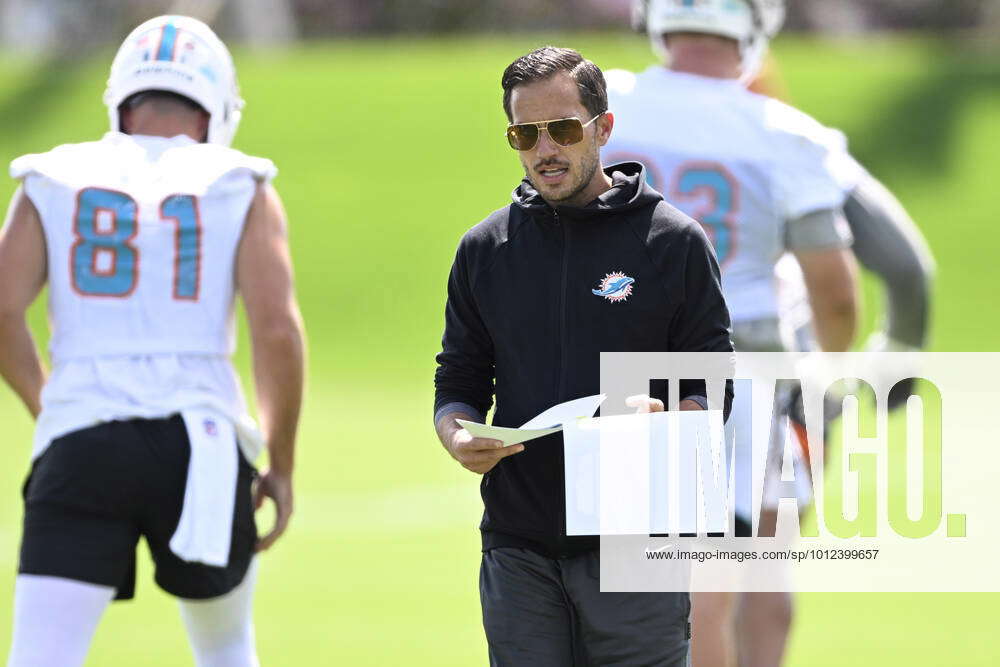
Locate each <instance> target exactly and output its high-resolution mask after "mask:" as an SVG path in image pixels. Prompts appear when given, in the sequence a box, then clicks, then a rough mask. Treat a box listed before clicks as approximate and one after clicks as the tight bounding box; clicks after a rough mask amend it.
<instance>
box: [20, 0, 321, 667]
mask: <svg viewBox="0 0 1000 667" xmlns="http://www.w3.org/2000/svg"><path fill="white" fill-rule="evenodd" d="M105 102H106V104H107V105H108V110H109V114H110V121H111V132H109V133H107V134H106V135H105V136H104V137H103V138H102V139H100V140H99V141H93V142H89V143H81V144H67V145H63V146H59V147H58V148H56V149H54V150H52V151H50V152H48V153H42V154H33V155H26V156H23V157H21V158H18V159H17V160H15V161H14V162H13V163H12V165H11V173H12V175H13V176H14V177H15V178H17V179H20V180H21V181H22V185H21V187H20V189H19V190H18V191H17V193H16V194H15V196H14V200H13V202H12V204H11V207H10V213H9V215H8V218H7V223H6V225H5V228H4V231H3V235H2V237H0V312H2V313H3V317H2V319H0V322H2V324H0V373H2V375H3V377H4V379H5V380H6V381H7V383H8V384H9V385H10V386H11V387H12V388H13V389H14V391H15V392H16V393H17V394H18V395H19V396H20V398H21V400H22V401H23V402H24V404H25V405H26V406H27V408H28V410H29V411H30V412H31V414H32V416H34V417H36V418H37V427H36V434H35V443H34V451H33V465H32V472H31V476H30V478H29V481H28V482H27V484H26V485H25V490H24V497H25V516H24V532H23V538H22V544H21V554H20V566H19V570H18V577H17V585H16V592H15V609H14V635H13V643H12V648H11V653H10V658H9V665H11V666H12V667H23V666H27V665H31V666H34V665H39V666H40V665H48V666H51V665H60V666H63V665H65V666H73V665H80V664H82V663H83V661H84V658H85V655H86V653H87V651H88V648H89V644H90V639H91V637H92V635H93V632H94V630H95V628H96V626H97V624H98V621H99V620H100V618H101V615H102V613H103V612H104V610H105V608H106V607H107V605H108V603H109V602H111V600H112V599H127V598H130V597H132V595H133V594H134V585H135V548H136V544H137V542H138V539H139V537H140V536H143V537H145V538H146V541H147V543H148V545H149V548H150V552H151V553H152V556H153V561H154V562H155V565H156V581H157V583H158V584H159V586H160V587H161V588H163V589H164V590H166V591H167V592H168V593H171V594H172V595H174V596H176V597H178V598H180V610H181V616H182V618H183V620H184V623H185V626H186V628H187V631H188V636H189V639H190V643H191V646H192V649H193V652H194V655H195V662H196V664H198V665H211V666H213V667H215V666H234V667H235V666H241V667H242V666H249V665H256V664H257V657H256V649H255V646H254V633H253V623H252V615H251V605H252V597H253V588H254V580H255V565H254V557H253V554H254V552H255V551H260V550H263V549H266V548H268V547H269V546H270V545H271V544H273V543H274V541H275V540H276V539H277V538H278V537H279V536H280V535H281V534H282V532H283V531H284V530H285V527H286V525H287V522H288V518H289V515H290V513H291V511H292V481H291V474H292V463H293V448H294V442H295V432H296V425H297V421H298V413H299V405H300V400H301V393H302V383H303V349H304V344H303V336H302V328H301V322H300V316H299V311H298V306H297V304H296V301H295V297H294V293H293V287H292V268H291V261H290V258H289V254H288V248H287V241H286V222H285V217H284V212H283V210H282V206H281V203H280V201H279V199H278V196H277V193H276V192H275V190H274V188H273V187H272V186H271V185H270V181H271V179H272V178H273V177H274V175H275V173H276V171H275V168H274V165H273V164H272V163H271V162H270V161H269V160H265V159H261V158H253V157H248V156H246V155H244V154H242V153H240V152H239V151H236V150H233V149H231V148H229V147H228V145H229V143H230V142H231V140H232V138H233V135H234V133H235V131H236V128H237V125H238V123H239V120H240V113H241V106H242V100H241V99H240V98H239V94H238V87H237V83H236V72H235V69H234V67H233V63H232V59H231V57H230V55H229V52H228V50H227V49H226V47H225V45H224V44H223V43H222V42H221V41H220V40H219V39H218V38H217V37H216V36H215V34H214V33H213V32H212V31H211V29H209V28H208V26H206V25H205V24H203V23H201V22H199V21H196V20H194V19H190V18H187V17H181V16H161V17H158V18H155V19H152V20H150V21H148V22H146V23H143V24H142V25H140V26H139V27H138V28H136V29H135V30H134V31H133V32H132V33H131V34H130V35H129V36H128V37H127V38H126V40H125V42H124V44H123V45H122V46H121V48H120V50H119V52H118V54H117V56H116V57H115V60H114V62H113V64H112V68H111V76H110V79H109V82H108V88H107V92H106V93H105ZM46 282H47V283H48V286H49V312H50V317H51V327H52V340H51V346H50V350H51V354H52V361H53V369H52V374H51V375H50V376H49V378H48V379H47V380H46V378H45V373H44V370H43V367H42V365H41V363H40V361H39V359H38V356H37V352H36V349H35V346H34V342H33V340H32V337H31V334H30V333H29V330H28V328H27V325H26V322H25V311H26V310H27V308H28V306H29V305H30V304H31V303H32V301H34V299H35V297H36V296H37V295H38V293H39V291H40V290H41V288H42V287H43V285H44V284H45V283H46ZM236 292H239V294H240V295H241V297H242V299H243V302H244V304H245V306H246V311H247V316H248V320H249V323H250V330H251V337H252V342H253V356H254V371H255V379H256V386H257V394H258V400H259V414H260V417H261V422H262V427H263V429H262V430H263V437H262V436H261V433H260V432H259V431H257V429H256V426H255V425H254V424H253V422H252V421H251V420H250V419H249V417H248V416H247V410H246V406H245V403H244V400H243V396H242V394H241V390H240V387H239V382H238V379H237V377H236V374H235V372H234V370H233V367H232V365H231V362H230V355H231V354H232V352H233V348H234V343H235V338H234V296H235V294H236ZM43 386H44V389H43ZM265 442H266V445H267V447H268V449H269V454H270V456H269V458H270V468H269V469H268V471H266V472H265V473H263V475H262V476H261V477H260V479H259V480H258V481H257V486H256V497H254V496H253V495H252V494H253V490H252V484H253V482H254V478H255V476H256V473H255V471H254V470H253V468H252V467H251V462H253V461H254V460H255V459H256V457H257V455H258V454H259V450H260V449H261V446H262V444H263V443H265ZM265 497H270V498H272V499H273V500H274V502H275V504H276V508H277V520H276V524H275V526H274V529H273V530H272V531H271V532H269V533H268V534H267V535H266V536H264V537H263V538H261V539H260V540H258V539H257V531H256V527H255V524H254V518H253V513H254V506H255V504H256V507H260V505H261V503H262V501H263V500H264V498H265Z"/></svg>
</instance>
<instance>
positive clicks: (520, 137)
mask: <svg viewBox="0 0 1000 667" xmlns="http://www.w3.org/2000/svg"><path fill="white" fill-rule="evenodd" d="M507 141H508V142H510V147H511V148H513V149H514V150H517V151H526V150H530V149H531V147H532V146H534V145H535V143H536V142H537V141H538V126H537V125H511V126H510V127H508V128H507Z"/></svg>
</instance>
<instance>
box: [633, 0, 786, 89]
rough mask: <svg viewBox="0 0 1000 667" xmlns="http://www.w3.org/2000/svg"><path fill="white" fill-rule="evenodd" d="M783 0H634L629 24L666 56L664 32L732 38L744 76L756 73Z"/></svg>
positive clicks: (781, 19)
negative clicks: (740, 58)
mask: <svg viewBox="0 0 1000 667" xmlns="http://www.w3.org/2000/svg"><path fill="white" fill-rule="evenodd" d="M784 18H785V3H784V0H633V2H632V26H633V28H635V29H636V30H639V31H640V32H646V33H648V34H649V38H650V43H651V45H652V47H653V50H654V51H655V52H656V53H657V54H658V55H659V56H660V57H661V58H663V59H665V60H666V59H669V52H668V50H667V48H666V45H665V44H664V40H663V35H665V34H670V33H674V32H693V33H703V34H707V35H717V36H720V37H726V38H729V39H732V40H735V41H736V42H737V43H738V44H739V47H740V54H741V55H742V60H743V78H744V79H750V78H753V76H754V75H755V74H756V72H757V70H758V69H759V67H760V64H761V62H762V61H763V57H764V54H765V53H766V51H767V43H768V40H769V39H770V38H772V37H774V35H776V34H777V33H778V31H779V30H781V25H782V23H784Z"/></svg>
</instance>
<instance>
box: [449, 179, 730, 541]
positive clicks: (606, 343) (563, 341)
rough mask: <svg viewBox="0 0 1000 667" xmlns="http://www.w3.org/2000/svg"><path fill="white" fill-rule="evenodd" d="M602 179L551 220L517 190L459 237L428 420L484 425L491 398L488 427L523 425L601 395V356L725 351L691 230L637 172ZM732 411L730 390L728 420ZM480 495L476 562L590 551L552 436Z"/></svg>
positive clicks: (722, 308) (704, 247) (713, 285)
mask: <svg viewBox="0 0 1000 667" xmlns="http://www.w3.org/2000/svg"><path fill="white" fill-rule="evenodd" d="M605 171H606V173H607V174H608V175H609V176H610V177H611V179H612V182H613V185H612V188H611V189H610V190H609V191H607V192H605V193H604V194H603V195H601V196H600V197H598V198H597V199H596V200H594V201H593V202H591V203H590V204H589V205H588V206H585V207H583V208H572V207H556V208H552V207H550V206H549V205H548V204H547V203H546V202H545V200H544V199H543V198H542V197H541V195H540V194H539V193H538V191H536V190H535V189H534V187H533V186H532V185H531V183H530V182H529V181H527V180H524V181H523V182H522V183H521V185H520V186H519V187H518V188H517V189H516V190H515V191H514V194H513V199H514V202H513V204H511V205H509V206H507V207H505V208H502V209H500V210H499V211H496V212H494V213H493V214H491V215H490V216H489V217H488V218H486V219H485V220H484V221H482V222H481V223H479V224H478V225H476V226H475V227H473V228H472V229H470V230H469V231H468V232H467V233H466V234H465V236H464V237H463V238H462V240H461V242H460V243H459V246H458V252H457V254H456V256H455V262H454V264H453V266H452V269H451V276H450V278H449V280H448V303H447V307H446V309H445V330H444V337H443V340H442V348H443V349H442V351H441V353H440V354H439V355H438V356H437V362H438V368H437V373H436V374H435V378H434V380H435V387H436V395H435V402H434V409H435V415H436V417H438V418H439V417H440V416H442V415H443V414H445V413H447V412H450V411H453V410H452V409H451V408H452V406H455V407H457V406H456V404H462V405H464V406H469V407H471V408H474V409H475V410H476V411H477V412H478V413H479V414H480V415H481V416H485V414H486V413H487V412H488V411H489V408H490V406H491V404H492V399H493V394H494V389H495V393H496V412H495V414H494V416H493V423H494V424H495V425H497V426H511V427H517V426H520V425H521V424H522V423H524V422H525V421H527V420H528V419H530V418H532V417H534V416H535V415H537V414H538V413H540V412H542V411H543V410H545V409H546V408H549V407H551V406H553V405H555V404H557V403H561V402H563V401H567V400H570V399H573V398H579V397H581V396H589V395H592V394H598V393H600V353H601V352H729V351H732V349H733V348H732V343H731V342H730V337H729V336H730V332H729V330H730V322H729V311H728V310H727V308H726V303H725V301H724V300H723V297H722V288H721V285H720V282H719V266H718V263H717V262H716V259H715V254H714V252H713V250H712V247H711V245H710V244H709V242H708V239H707V238H706V237H705V234H704V232H703V231H702V230H701V227H700V226H699V225H698V224H697V223H696V222H695V221H693V220H691V219H690V218H688V217H687V216H686V215H684V214H683V213H681V212H680V211H678V210H677V209H675V208H673V207H672V206H670V205H669V204H667V203H666V202H664V201H663V197H662V196H661V195H660V194H659V193H658V192H656V191H655V190H653V189H652V188H650V187H649V186H648V185H647V184H646V179H645V172H644V168H643V167H642V165H640V164H637V163H623V164H619V165H615V166H613V167H609V168H607V169H606V170H605ZM618 274H621V276H619V275H618ZM609 276H610V278H609ZM624 278H630V279H632V282H631V283H629V281H628V280H624ZM615 283H617V285H616V284H615ZM629 287H630V288H631V290H629V289H628V288H629ZM615 288H618V289H617V290H616V289H615ZM595 290H596V291H599V292H603V293H604V295H602V294H595V293H594V292H595ZM621 296H625V298H624V299H621V298H618V299H616V300H612V298H615V297H621ZM494 381H495V386H494ZM665 384H666V383H665V382H664V383H663V386H664V387H665ZM657 393H661V395H660V396H659V397H660V398H662V399H664V402H665V399H666V397H665V396H663V395H662V393H665V392H659V391H658V390H657V389H655V388H654V390H653V391H651V394H652V395H656V394H657ZM680 396H681V397H682V398H683V397H688V396H701V397H704V396H705V387H704V382H696V381H692V382H690V383H689V384H688V385H687V386H684V383H681V387H680ZM731 399H732V387H731V384H730V385H727V392H726V412H727V414H728V409H729V404H730V401H731ZM465 411H468V410H467V408H465ZM481 491H482V497H483V502H484V504H485V506H486V510H485V513H484V514H483V521H482V525H481V526H480V528H481V530H482V533H483V550H484V551H485V550H488V549H491V548H494V547H501V546H516V547H524V548H529V549H532V550H534V551H537V552H539V553H542V554H543V555H546V556H549V557H552V558H560V557H566V556H572V555H576V554H579V553H583V552H585V551H589V550H592V549H596V548H598V540H597V538H592V537H569V538H567V537H566V533H565V530H566V521H565V496H564V481H563V447H562V435H561V434H554V435H551V436H547V437H545V438H541V439H538V440H534V441H532V442H530V443H528V444H527V445H526V446H525V449H524V451H523V452H521V453H519V454H515V455H513V456H508V457H506V458H504V459H502V460H501V461H500V462H499V464H497V465H496V466H495V467H494V468H493V469H492V470H491V471H490V472H488V473H487V474H486V475H485V476H484V477H483V480H482V485H481Z"/></svg>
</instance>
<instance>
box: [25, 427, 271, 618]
mask: <svg viewBox="0 0 1000 667" xmlns="http://www.w3.org/2000/svg"><path fill="white" fill-rule="evenodd" d="M236 449H237V454H236V456H238V457H239V478H238V482H237V486H236V510H235V512H234V514H233V536H232V546H231V547H230V552H229V563H228V565H227V566H226V567H211V566H208V565H204V564H201V563H188V562H186V561H183V560H181V559H180V558H178V557H177V556H176V555H175V554H174V553H173V552H172V551H171V550H170V538H171V537H173V534H174V531H175V530H176V528H177V523H178V521H179V520H180V517H181V508H182V506H183V504H184V488H185V485H186V484H187V468H188V459H189V458H190V456H191V445H190V443H189V441H188V435H187V429H186V428H185V426H184V420H183V419H181V417H180V416H179V415H174V416H172V417H168V418H166V419H132V420H129V421H114V422H107V423H103V424H99V425H98V426H94V427H92V428H87V429H83V430H80V431H74V432H73V433H70V434H68V435H65V436H63V437H61V438H58V439H56V440H54V441H53V442H52V444H50V445H49V447H48V449H46V450H45V451H44V452H43V453H42V455H41V456H40V457H39V458H38V459H36V460H35V462H34V464H33V465H32V469H31V474H30V475H29V477H28V480H27V481H26V482H25V484H24V536H23V538H22V542H21V561H20V565H19V567H18V572H19V573H20V574H35V575H45V576H53V577H63V578H66V579H73V580H76V581H84V582H87V583H92V584H98V585H101V586H112V587H114V588H115V589H116V595H115V599H118V600H128V599H131V598H132V597H134V595H135V549H136V545H137V543H138V541H139V537H140V536H143V537H145V538H146V542H147V544H148V545H149V550H150V553H151V554H152V556H153V561H154V563H155V565H156V583H157V584H159V586H160V588H162V589H163V590H165V591H167V592H168V593H170V594H172V595H175V596H177V597H180V598H189V599H195V600H200V599H207V598H214V597H218V596H220V595H224V594H225V593H228V592H229V591H231V590H232V589H234V588H236V586H238V585H239V584H240V582H242V581H243V577H244V576H245V575H246V572H247V568H248V567H249V566H250V560H251V558H252V557H253V551H254V546H255V544H256V542H257V527H256V524H255V523H254V515H253V501H252V498H251V487H252V485H253V481H254V478H255V476H256V471H255V470H254V468H253V467H252V466H251V465H250V464H249V463H247V462H246V460H245V459H244V458H243V455H242V453H239V448H238V447H237V448H236Z"/></svg>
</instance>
